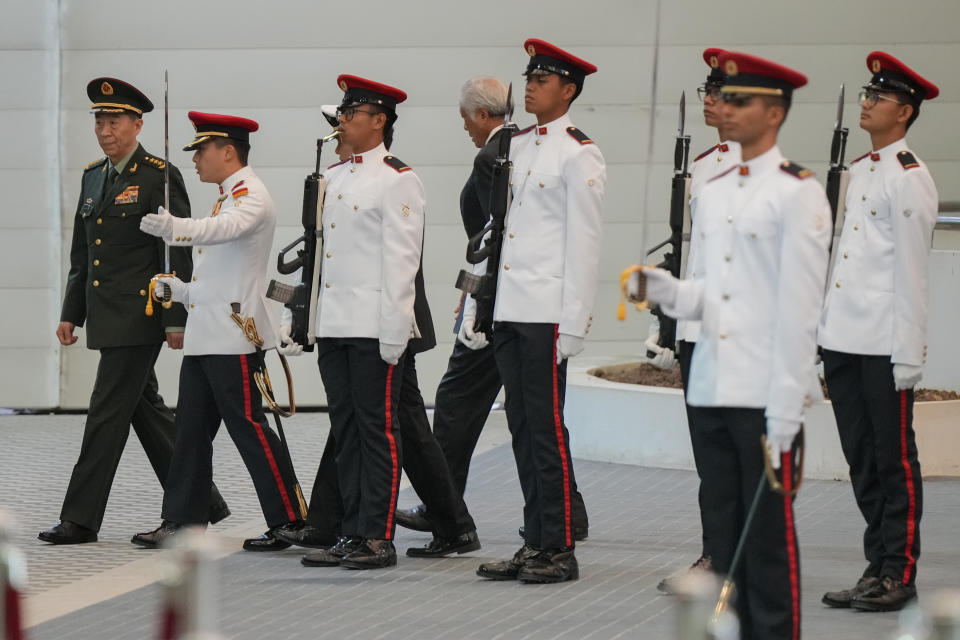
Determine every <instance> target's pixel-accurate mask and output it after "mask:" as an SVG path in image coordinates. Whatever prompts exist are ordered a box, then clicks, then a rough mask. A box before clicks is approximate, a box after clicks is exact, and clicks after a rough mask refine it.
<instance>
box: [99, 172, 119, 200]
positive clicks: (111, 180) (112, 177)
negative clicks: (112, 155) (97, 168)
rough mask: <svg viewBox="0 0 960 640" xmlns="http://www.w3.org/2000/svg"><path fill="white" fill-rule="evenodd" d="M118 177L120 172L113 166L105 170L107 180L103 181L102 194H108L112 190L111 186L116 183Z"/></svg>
mask: <svg viewBox="0 0 960 640" xmlns="http://www.w3.org/2000/svg"><path fill="white" fill-rule="evenodd" d="M119 177H120V174H119V173H117V170H116V169H114V168H113V167H110V169H109V170H108V171H107V180H106V182H105V183H104V187H103V194H104V195H108V194H110V193H111V192H112V191H113V186H114V185H115V184H116V183H117V178H119Z"/></svg>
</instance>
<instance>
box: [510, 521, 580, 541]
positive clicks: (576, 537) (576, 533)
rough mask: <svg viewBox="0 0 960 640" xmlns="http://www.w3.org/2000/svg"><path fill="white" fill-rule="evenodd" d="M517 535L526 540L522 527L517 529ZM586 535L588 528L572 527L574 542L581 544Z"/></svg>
mask: <svg viewBox="0 0 960 640" xmlns="http://www.w3.org/2000/svg"><path fill="white" fill-rule="evenodd" d="M517 533H519V534H520V537H521V538H524V539H526V537H525V536H524V535H523V533H524V528H523V527H520V528H519V529H517ZM588 533H589V528H588V527H586V526H580V525H576V524H575V525H573V539H574V541H576V542H583V541H584V540H586V539H587V534H588Z"/></svg>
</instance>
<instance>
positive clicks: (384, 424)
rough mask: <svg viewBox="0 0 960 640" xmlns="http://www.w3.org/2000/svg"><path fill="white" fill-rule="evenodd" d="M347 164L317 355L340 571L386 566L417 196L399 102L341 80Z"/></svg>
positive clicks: (327, 265) (390, 90) (337, 176)
mask: <svg viewBox="0 0 960 640" xmlns="http://www.w3.org/2000/svg"><path fill="white" fill-rule="evenodd" d="M337 84H338V85H339V87H340V89H341V90H342V91H343V92H344V96H343V102H342V103H341V105H340V110H339V113H340V125H339V128H340V131H341V134H340V135H341V137H342V139H343V144H344V145H345V146H346V147H347V148H349V149H350V151H351V152H352V155H351V157H350V158H349V159H348V160H345V161H342V162H339V163H337V164H335V165H333V166H332V167H330V168H329V169H328V171H327V173H326V178H327V188H326V195H325V196H324V210H323V238H324V246H323V268H322V272H321V283H320V290H319V295H318V303H317V309H318V310H317V354H318V363H319V366H320V375H321V377H322V378H323V384H324V387H325V389H326V392H327V401H328V403H329V406H330V422H331V425H332V433H333V436H334V438H335V439H336V453H337V456H336V463H337V475H338V478H339V482H340V492H341V494H342V496H343V509H344V513H343V522H342V533H343V536H344V537H343V538H342V539H341V542H340V543H338V545H335V546H334V548H333V549H331V550H330V551H331V553H334V554H335V555H337V556H339V557H340V558H341V560H340V562H339V563H338V564H339V565H340V566H343V567H347V568H353V569H375V568H380V567H388V566H392V565H395V564H396V562H397V556H396V549H395V548H394V545H393V537H394V530H395V527H396V522H395V519H394V511H395V509H396V507H397V494H398V491H399V486H400V466H401V442H400V429H399V424H398V409H399V396H400V390H401V386H402V382H403V370H404V366H403V365H404V362H403V359H404V357H405V352H406V350H407V343H408V342H409V341H410V340H411V339H412V338H415V337H417V336H419V335H420V332H419V330H418V328H417V324H416V321H415V319H414V300H415V298H416V278H417V272H418V271H419V269H420V261H421V254H422V248H423V220H424V206H425V199H424V194H423V185H422V184H421V183H420V179H419V178H418V177H417V175H416V174H415V173H414V172H413V170H412V169H411V168H410V167H408V166H407V165H405V164H404V163H403V162H401V161H400V160H399V159H398V158H396V157H394V156H392V155H390V153H389V152H388V151H387V149H386V147H385V145H384V135H385V133H387V132H392V127H393V123H394V121H395V120H396V117H397V115H396V107H397V104H399V103H401V102H403V101H404V100H406V98H407V95H406V93H404V92H403V91H401V90H400V89H396V88H394V87H391V86H387V85H385V84H380V83H379V82H373V81H371V80H366V79H364V78H359V77H357V76H351V75H341V76H340V77H339V78H338V79H337Z"/></svg>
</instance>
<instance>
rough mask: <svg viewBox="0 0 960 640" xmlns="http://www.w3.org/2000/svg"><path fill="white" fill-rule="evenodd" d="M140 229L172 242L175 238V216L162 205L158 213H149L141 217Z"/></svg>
mask: <svg viewBox="0 0 960 640" xmlns="http://www.w3.org/2000/svg"><path fill="white" fill-rule="evenodd" d="M140 231H143V232H144V233H149V234H150V235H152V236H157V237H159V238H163V240H164V242H170V240H171V239H172V238H173V216H172V215H171V214H170V212H169V211H167V210H166V209H164V208H163V207H160V208H159V209H157V212H156V213H148V214H147V215H145V216H143V217H142V218H141V219H140Z"/></svg>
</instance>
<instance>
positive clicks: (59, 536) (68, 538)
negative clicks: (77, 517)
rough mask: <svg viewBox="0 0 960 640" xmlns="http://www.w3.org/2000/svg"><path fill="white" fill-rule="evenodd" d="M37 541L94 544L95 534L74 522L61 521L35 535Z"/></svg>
mask: <svg viewBox="0 0 960 640" xmlns="http://www.w3.org/2000/svg"><path fill="white" fill-rule="evenodd" d="M37 539H38V540H42V541H44V542H49V543H50V544H84V543H86V542H96V541H97V532H96V531H94V530H93V529H87V528H86V527H83V526H80V525H79V524H77V523H76V522H70V521H69V520H62V521H61V522H58V523H57V524H55V525H53V526H52V527H50V528H49V529H47V530H46V531H41V532H40V533H39V534H37Z"/></svg>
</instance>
